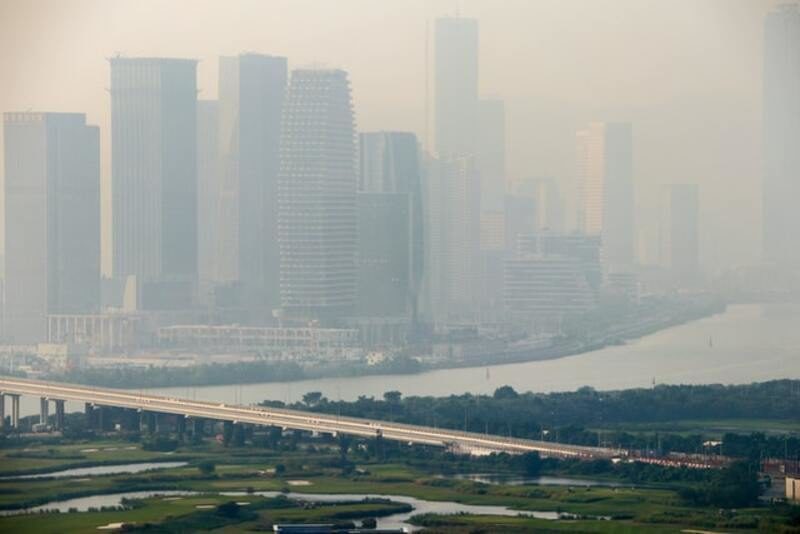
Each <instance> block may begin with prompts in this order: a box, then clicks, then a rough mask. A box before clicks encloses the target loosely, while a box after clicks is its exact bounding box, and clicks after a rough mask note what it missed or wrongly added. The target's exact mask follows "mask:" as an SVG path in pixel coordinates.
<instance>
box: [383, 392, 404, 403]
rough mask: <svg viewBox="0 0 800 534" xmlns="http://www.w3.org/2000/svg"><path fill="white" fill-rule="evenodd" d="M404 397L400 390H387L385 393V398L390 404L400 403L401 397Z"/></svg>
mask: <svg viewBox="0 0 800 534" xmlns="http://www.w3.org/2000/svg"><path fill="white" fill-rule="evenodd" d="M402 397H403V394H402V393H400V392H399V391H394V390H393V391H387V392H386V393H384V394H383V400H385V401H386V402H388V403H389V404H400V399H401V398H402Z"/></svg>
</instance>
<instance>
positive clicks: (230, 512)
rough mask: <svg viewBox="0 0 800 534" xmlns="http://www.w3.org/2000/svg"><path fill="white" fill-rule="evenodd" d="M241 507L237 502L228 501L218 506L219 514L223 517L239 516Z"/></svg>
mask: <svg viewBox="0 0 800 534" xmlns="http://www.w3.org/2000/svg"><path fill="white" fill-rule="evenodd" d="M239 508H240V506H239V505H238V504H236V503H235V502H233V501H228V502H226V503H223V504H220V505H219V506H217V514H219V515H221V516H223V517H231V518H233V517H237V516H238V515H239Z"/></svg>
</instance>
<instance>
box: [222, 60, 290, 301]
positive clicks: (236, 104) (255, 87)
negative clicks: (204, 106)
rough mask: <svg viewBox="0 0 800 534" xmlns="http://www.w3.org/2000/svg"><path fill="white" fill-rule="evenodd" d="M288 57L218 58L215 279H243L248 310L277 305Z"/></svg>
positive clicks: (278, 295) (278, 299)
mask: <svg viewBox="0 0 800 534" xmlns="http://www.w3.org/2000/svg"><path fill="white" fill-rule="evenodd" d="M286 82H287V66H286V58H285V57H273V56H266V55H260V54H243V55H239V56H235V57H221V58H220V60H219V154H220V156H219V157H220V162H221V166H222V169H223V185H222V187H223V190H222V192H221V195H220V205H219V213H218V220H219V223H220V226H219V227H220V233H219V235H218V239H217V243H218V247H217V251H216V253H217V256H218V257H219V258H220V259H221V260H222V263H221V264H220V271H219V272H218V279H219V280H221V281H239V282H241V284H242V288H243V289H244V290H245V291H244V294H246V295H249V296H250V298H251V299H252V302H251V304H253V305H263V306H267V307H269V308H277V307H278V306H279V305H280V282H279V281H280V257H279V253H278V231H277V211H278V210H277V180H278V172H279V170H280V158H279V150H280V134H281V117H282V113H283V105H284V100H285V94H286Z"/></svg>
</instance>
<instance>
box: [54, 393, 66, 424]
mask: <svg viewBox="0 0 800 534" xmlns="http://www.w3.org/2000/svg"><path fill="white" fill-rule="evenodd" d="M55 402H56V430H64V426H65V425H64V401H63V400H56V401H55Z"/></svg>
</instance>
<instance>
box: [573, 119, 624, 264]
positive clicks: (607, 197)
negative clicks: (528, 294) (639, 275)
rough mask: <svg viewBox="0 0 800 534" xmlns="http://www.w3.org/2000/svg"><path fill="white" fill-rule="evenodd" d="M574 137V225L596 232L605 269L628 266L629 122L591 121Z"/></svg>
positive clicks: (582, 230) (592, 232)
mask: <svg viewBox="0 0 800 534" xmlns="http://www.w3.org/2000/svg"><path fill="white" fill-rule="evenodd" d="M576 141H577V171H578V184H579V203H580V207H579V210H578V221H579V228H580V230H581V232H583V233H585V234H587V235H599V236H602V242H603V256H604V264H605V267H606V269H607V270H608V271H610V272H611V271H618V272H627V271H630V270H631V269H632V267H633V265H634V248H635V247H634V236H635V235H636V232H635V228H634V225H635V219H634V182H633V145H632V132H631V125H630V124H628V123H600V122H595V123H591V124H590V125H589V126H588V127H587V128H586V129H584V130H581V131H579V132H578V133H577V134H576Z"/></svg>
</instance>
